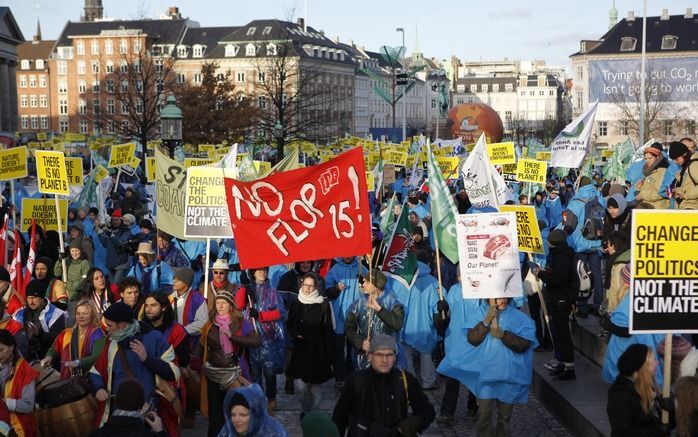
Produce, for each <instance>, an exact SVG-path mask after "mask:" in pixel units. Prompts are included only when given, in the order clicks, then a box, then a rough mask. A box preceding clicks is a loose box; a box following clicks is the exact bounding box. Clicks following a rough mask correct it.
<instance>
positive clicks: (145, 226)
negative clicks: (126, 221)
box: [138, 219, 153, 230]
mask: <svg viewBox="0 0 698 437" xmlns="http://www.w3.org/2000/svg"><path fill="white" fill-rule="evenodd" d="M138 226H140V227H141V228H142V229H150V230H152V229H153V222H151V221H150V220H148V219H143V220H141V222H140V223H139V224H138Z"/></svg>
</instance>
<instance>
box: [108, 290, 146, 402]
mask: <svg viewBox="0 0 698 437" xmlns="http://www.w3.org/2000/svg"><path fill="white" fill-rule="evenodd" d="M104 318H105V319H107V320H111V321H112V322H131V321H133V309H132V308H131V307H130V306H128V305H126V304H125V303H124V302H117V303H115V304H112V305H110V306H109V308H107V310H106V311H105V312H104ZM141 406H143V404H141ZM139 408H140V407H139Z"/></svg>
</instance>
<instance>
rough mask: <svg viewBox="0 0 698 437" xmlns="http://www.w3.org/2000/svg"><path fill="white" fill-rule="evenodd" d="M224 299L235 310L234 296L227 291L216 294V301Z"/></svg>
mask: <svg viewBox="0 0 698 437" xmlns="http://www.w3.org/2000/svg"><path fill="white" fill-rule="evenodd" d="M218 299H223V300H224V301H226V302H228V303H229V304H230V305H231V306H232V307H233V308H235V297H234V296H233V294H232V293H231V292H229V291H227V290H220V291H217V292H216V300H218Z"/></svg>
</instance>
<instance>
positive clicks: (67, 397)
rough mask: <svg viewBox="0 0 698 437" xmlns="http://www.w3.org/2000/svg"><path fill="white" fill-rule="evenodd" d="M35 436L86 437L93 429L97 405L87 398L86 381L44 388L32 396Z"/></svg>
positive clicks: (65, 380)
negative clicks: (33, 400)
mask: <svg viewBox="0 0 698 437" xmlns="http://www.w3.org/2000/svg"><path fill="white" fill-rule="evenodd" d="M36 403H37V405H38V407H39V408H37V410H36V418H37V422H38V425H39V435H40V436H42V437H48V436H52V435H56V431H57V430H60V434H61V436H65V437H86V436H87V435H89V434H90V433H91V432H92V431H93V430H94V429H95V412H96V410H97V403H96V402H95V400H94V398H93V397H92V396H91V395H90V390H89V387H88V385H87V380H86V379H85V378H83V377H77V376H76V377H73V378H70V379H64V380H61V381H58V382H54V383H51V384H48V385H46V386H45V387H44V388H43V390H41V392H39V393H37V395H36Z"/></svg>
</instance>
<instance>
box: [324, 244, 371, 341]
mask: <svg viewBox="0 0 698 437" xmlns="http://www.w3.org/2000/svg"><path fill="white" fill-rule="evenodd" d="M367 272H368V270H366V267H364V266H362V265H360V264H359V261H358V259H356V258H354V261H352V262H351V263H349V264H347V263H345V262H344V261H343V259H341V258H340V259H339V260H338V261H337V264H335V265H333V266H332V268H331V269H330V271H329V272H327V277H326V278H325V288H330V287H336V286H337V284H339V283H340V282H343V283H344V286H345V288H344V290H343V291H342V292H340V293H339V296H338V297H337V298H336V299H333V300H330V306H331V307H332V315H333V316H334V323H335V327H334V332H335V334H344V319H345V318H346V316H347V311H349V306H350V305H351V304H352V303H354V301H356V300H357V299H358V298H359V297H361V291H360V290H359V279H358V276H359V275H360V274H361V275H365V274H367Z"/></svg>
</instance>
